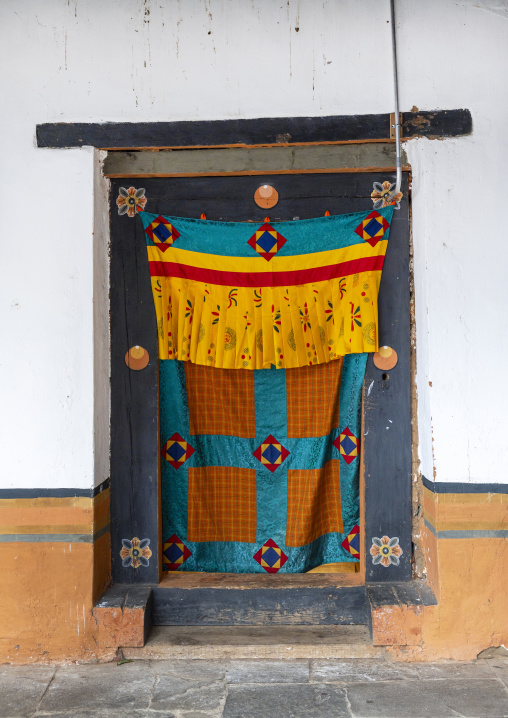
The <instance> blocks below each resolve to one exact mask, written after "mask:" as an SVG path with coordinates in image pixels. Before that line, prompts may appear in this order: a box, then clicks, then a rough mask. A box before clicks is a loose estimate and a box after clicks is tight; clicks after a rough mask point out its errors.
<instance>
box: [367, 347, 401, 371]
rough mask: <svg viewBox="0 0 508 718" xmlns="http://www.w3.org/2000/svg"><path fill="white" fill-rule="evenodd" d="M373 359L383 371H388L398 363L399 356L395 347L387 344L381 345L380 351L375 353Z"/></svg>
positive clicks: (376, 365)
mask: <svg viewBox="0 0 508 718" xmlns="http://www.w3.org/2000/svg"><path fill="white" fill-rule="evenodd" d="M373 361H374V366H375V367H377V368H378V369H381V371H388V370H389V369H393V367H394V366H395V365H396V364H397V362H398V361H399V357H398V356H397V352H396V351H395V349H392V348H391V347H386V346H385V347H379V351H378V352H376V353H375V354H374V357H373Z"/></svg>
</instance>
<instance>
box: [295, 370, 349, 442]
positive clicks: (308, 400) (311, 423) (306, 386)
mask: <svg viewBox="0 0 508 718" xmlns="http://www.w3.org/2000/svg"><path fill="white" fill-rule="evenodd" d="M341 377H342V357H341V358H340V359H335V360H334V361H331V362H328V364H316V365H315V366H312V367H300V368H298V369H287V370H286V391H287V418H288V436H289V437H291V438H301V437H305V436H326V435H327V434H329V433H330V432H331V430H332V429H336V428H338V426H339V399H340V380H341Z"/></svg>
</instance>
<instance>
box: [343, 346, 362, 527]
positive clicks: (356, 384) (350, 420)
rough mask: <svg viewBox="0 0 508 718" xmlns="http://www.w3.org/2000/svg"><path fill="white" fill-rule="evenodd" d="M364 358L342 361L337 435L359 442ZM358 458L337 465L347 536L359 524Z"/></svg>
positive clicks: (354, 357)
mask: <svg viewBox="0 0 508 718" xmlns="http://www.w3.org/2000/svg"><path fill="white" fill-rule="evenodd" d="M367 356H368V355H367V354H349V355H348V356H345V357H344V362H343V365H342V381H341V387H340V404H339V431H340V432H342V431H344V429H345V428H346V427H349V430H350V431H351V433H352V434H354V435H355V436H356V437H357V438H358V439H360V441H361V439H362V438H363V437H361V428H362V388H363V380H364V377H365V368H366V366H367ZM359 479H360V457H359V456H358V458H356V459H355V460H354V461H352V462H351V463H350V464H349V465H348V464H346V462H345V461H343V460H342V459H341V462H340V499H341V506H342V521H343V524H344V531H345V533H346V535H347V534H348V533H349V532H350V531H351V529H352V528H353V526H355V524H357V523H359V520H360V480H359Z"/></svg>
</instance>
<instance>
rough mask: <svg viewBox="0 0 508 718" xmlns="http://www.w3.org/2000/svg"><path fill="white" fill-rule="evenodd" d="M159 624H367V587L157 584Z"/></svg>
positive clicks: (156, 620) (155, 620)
mask: <svg viewBox="0 0 508 718" xmlns="http://www.w3.org/2000/svg"><path fill="white" fill-rule="evenodd" d="M153 598H154V604H153V623H154V625H169V626H213V625H224V626H227V625H230V626H240V625H251V626H266V625H270V624H273V625H276V624H277V625H331V624H357V623H362V624H366V623H367V620H368V602H367V594H366V590H365V587H364V586H350V587H344V588H335V589H333V588H293V589H274V590H267V589H263V588H252V589H234V588H229V589H228V588H226V589H220V588H195V589H193V590H191V591H189V590H185V589H179V588H161V587H160V586H159V587H155V588H154V589H153Z"/></svg>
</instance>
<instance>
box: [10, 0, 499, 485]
mask: <svg viewBox="0 0 508 718" xmlns="http://www.w3.org/2000/svg"><path fill="white" fill-rule="evenodd" d="M397 7H398V41H399V61H400V82H401V88H400V99H401V105H402V109H403V110H407V109H410V108H411V106H412V105H417V106H418V107H419V108H420V109H433V108H445V109H446V108H455V107H468V108H469V109H471V111H472V113H473V118H474V134H473V136H472V137H469V138H461V139H457V140H446V141H442V142H429V141H425V140H421V141H418V142H412V143H409V144H408V146H407V151H408V154H409V157H410V161H411V162H412V164H413V167H414V169H415V173H414V178H413V188H414V202H413V211H414V243H415V282H416V306H417V332H418V389H419V401H420V403H419V429H420V437H421V456H422V468H423V471H424V473H425V474H426V475H427V476H429V478H430V477H431V476H432V472H433V466H434V465H435V471H436V478H437V480H440V481H450V480H452V481H453V480H462V481H463V480H467V479H470V480H471V481H492V482H499V481H506V472H505V469H504V467H505V466H506V464H507V459H508V456H507V453H508V450H507V448H506V440H505V433H506V432H505V424H506V422H505V421H504V413H503V407H504V404H505V403H506V402H505V399H506V397H505V390H504V387H503V386H502V373H501V357H503V355H505V354H506V348H507V347H506V342H507V339H506V331H505V330H504V328H503V320H502V312H503V310H504V306H505V304H506V301H505V297H504V291H503V290H504V286H503V281H502V280H503V275H504V274H505V272H504V271H503V270H504V268H505V266H506V259H505V256H504V254H505V249H504V245H505V241H506V240H505V232H506V230H505V229H504V228H505V226H506V224H505V220H504V213H503V210H504V206H503V205H504V202H505V200H504V181H505V178H504V165H505V164H506V163H505V162H504V160H505V156H506V142H505V140H504V136H503V132H504V125H505V118H506V117H507V116H508V97H507V91H506V82H505V80H504V73H505V69H504V68H505V67H506V63H507V59H508V58H507V54H508V37H507V35H508V10H507V4H506V3H505V2H499V1H498V2H491V3H483V2H481V1H480V2H478V1H476V2H474V1H473V0H468V1H466V2H459V1H457V0H427V2H424V1H422V0H418V1H417V0H406V1H405V2H402V0H398V2H397ZM388 16H389V11H388V0H383V1H380V0H364V1H363V2H362V3H358V2H354V0H330V1H328V2H316V1H315V0H300V2H298V1H297V0H289V2H274V1H273V0H252V2H248V1H247V0H202V1H199V0H185V1H184V0H144V2H143V1H142V0H67V2H66V1H65V0H45V2H43V3H41V2H36V1H35V0H3V2H2V3H1V4H0V32H1V38H0V62H1V64H2V67H3V68H4V72H2V75H1V78H0V83H1V92H0V98H1V101H0V121H1V123H2V124H1V126H2V133H0V158H1V167H0V192H1V197H2V199H3V202H2V210H3V211H2V212H1V213H0V242H1V245H2V254H1V256H2V261H1V265H0V271H1V278H0V282H1V289H0V291H1V297H0V321H1V326H2V329H3V339H4V342H3V351H2V352H1V356H0V382H1V384H0V393H1V397H2V412H1V419H0V421H1V425H0V437H1V443H2V446H1V448H0V450H1V456H2V471H1V472H0V486H1V487H12V486H15V487H62V488H63V487H83V488H88V487H90V486H91V485H92V484H93V482H94V480H95V483H99V481H101V480H102V479H103V478H104V475H105V473H106V472H107V457H106V456H105V446H107V441H104V432H106V430H107V427H106V426H105V422H104V412H105V411H106V412H107V401H106V400H105V399H104V397H103V392H104V387H106V386H107V377H105V376H104V363H101V362H100V361H97V357H96V363H95V382H94V351H93V346H94V321H95V334H96V338H97V341H98V342H99V343H100V345H101V346H103V347H106V349H107V338H105V335H104V326H105V322H106V321H107V306H104V307H103V312H104V313H103V314H101V312H100V311H98V309H99V308H100V304H101V303H103V304H104V305H105V304H106V302H104V282H103V275H102V274H101V272H103V270H104V266H103V265H101V264H100V262H101V261H102V260H101V257H102V258H104V250H105V246H104V244H105V241H106V240H105V233H104V232H103V231H97V227H98V226H101V224H100V221H99V224H97V222H98V220H97V219H96V225H95V227H96V234H97V235H98V236H96V238H95V239H96V243H97V242H99V243H100V246H99V247H97V244H96V251H95V260H94V249H93V231H94V205H93V183H94V174H93V173H94V162H93V157H94V155H93V152H92V150H91V149H82V150H40V149H37V148H36V147H35V142H34V132H35V125H36V124H37V123H40V122H47V121H94V122H100V121H106V120H130V121H141V120H181V119H188V120H198V119H199V120H202V119H219V118H230V117H262V116H276V115H281V116H284V115H322V114H349V113H368V112H388V111H390V110H391V109H392V86H391V55H390V26H389V24H388V23H387V19H388ZM297 29H298V30H297ZM97 183H98V180H97V178H96V186H98V184H97ZM101 191H104V190H103V189H102V190H101ZM481 253H483V255H484V256H483V257H482V256H481ZM94 261H95V263H96V268H97V262H99V269H98V271H99V280H98V281H97V276H96V284H95V303H96V313H95V319H94V309H93V302H94V281H93V274H94V272H93V266H94ZM101 267H102V268H101ZM96 275H97V272H96ZM101 277H102V279H101ZM98 302H99V307H98ZM101 372H102V373H101ZM429 382H432V387H429ZM98 387H99V388H100V387H102V388H101V389H100V391H99V390H98ZM94 391H95V395H96V396H95V398H96V401H95V413H96V422H95V423H96V426H97V427H98V429H99V431H100V436H96V437H95V439H94ZM97 416H99V423H98V424H97ZM431 429H433V432H434V445H433V452H434V459H433V457H432V445H431ZM94 446H95V454H96V455H95V457H94ZM97 453H100V456H97ZM94 466H95V478H94Z"/></svg>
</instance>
